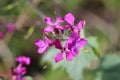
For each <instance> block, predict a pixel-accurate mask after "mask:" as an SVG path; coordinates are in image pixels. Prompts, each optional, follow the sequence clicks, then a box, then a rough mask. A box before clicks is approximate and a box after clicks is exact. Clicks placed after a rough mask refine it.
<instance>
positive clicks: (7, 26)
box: [6, 23, 16, 32]
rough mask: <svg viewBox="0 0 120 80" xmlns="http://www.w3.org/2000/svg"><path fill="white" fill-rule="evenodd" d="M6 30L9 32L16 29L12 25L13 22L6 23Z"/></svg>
mask: <svg viewBox="0 0 120 80" xmlns="http://www.w3.org/2000/svg"><path fill="white" fill-rule="evenodd" d="M6 30H7V31H9V32H15V30H16V29H15V26H14V24H13V23H8V24H7V25H6Z"/></svg>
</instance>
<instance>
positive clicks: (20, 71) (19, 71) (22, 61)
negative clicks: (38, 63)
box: [11, 56, 30, 80]
mask: <svg viewBox="0 0 120 80" xmlns="http://www.w3.org/2000/svg"><path fill="white" fill-rule="evenodd" d="M16 61H17V62H19V65H18V66H17V68H13V67H12V68H11V73H12V75H13V80H25V79H24V78H23V76H24V75H25V74H26V72H27V71H26V67H24V66H23V65H29V64H30V58H29V57H25V56H20V57H16Z"/></svg>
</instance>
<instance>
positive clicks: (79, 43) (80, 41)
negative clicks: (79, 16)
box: [77, 38, 87, 48]
mask: <svg viewBox="0 0 120 80" xmlns="http://www.w3.org/2000/svg"><path fill="white" fill-rule="evenodd" d="M86 44H87V40H85V39H83V38H81V39H80V40H79V41H78V42H77V46H78V47H80V48H82V47H84V46H85V45H86Z"/></svg>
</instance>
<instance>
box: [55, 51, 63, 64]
mask: <svg viewBox="0 0 120 80" xmlns="http://www.w3.org/2000/svg"><path fill="white" fill-rule="evenodd" d="M54 60H55V62H56V63H57V62H59V61H61V60H63V53H62V52H60V53H59V54H57V55H56V56H55V57H54Z"/></svg>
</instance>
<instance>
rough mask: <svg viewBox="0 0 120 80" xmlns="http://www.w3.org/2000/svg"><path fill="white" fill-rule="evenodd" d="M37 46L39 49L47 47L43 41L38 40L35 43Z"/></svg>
mask: <svg viewBox="0 0 120 80" xmlns="http://www.w3.org/2000/svg"><path fill="white" fill-rule="evenodd" d="M35 45H36V46H37V47H43V46H45V42H44V41H43V40H37V41H35Z"/></svg>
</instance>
